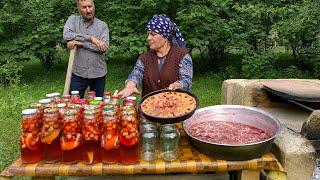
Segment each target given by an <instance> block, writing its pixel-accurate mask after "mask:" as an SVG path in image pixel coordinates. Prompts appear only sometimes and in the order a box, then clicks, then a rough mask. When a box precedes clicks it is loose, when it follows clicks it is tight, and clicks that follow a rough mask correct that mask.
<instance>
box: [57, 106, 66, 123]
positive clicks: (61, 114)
mask: <svg viewBox="0 0 320 180" xmlns="http://www.w3.org/2000/svg"><path fill="white" fill-rule="evenodd" d="M57 107H58V112H59V121H60V122H62V119H63V112H64V111H65V110H66V107H67V105H66V104H65V103H59V104H57Z"/></svg>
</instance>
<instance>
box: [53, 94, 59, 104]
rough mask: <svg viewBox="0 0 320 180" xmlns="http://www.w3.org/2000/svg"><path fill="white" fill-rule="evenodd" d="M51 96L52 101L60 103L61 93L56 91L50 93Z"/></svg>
mask: <svg viewBox="0 0 320 180" xmlns="http://www.w3.org/2000/svg"><path fill="white" fill-rule="evenodd" d="M51 94H52V96H53V103H54V104H59V103H61V94H60V93H58V92H55V93H51Z"/></svg>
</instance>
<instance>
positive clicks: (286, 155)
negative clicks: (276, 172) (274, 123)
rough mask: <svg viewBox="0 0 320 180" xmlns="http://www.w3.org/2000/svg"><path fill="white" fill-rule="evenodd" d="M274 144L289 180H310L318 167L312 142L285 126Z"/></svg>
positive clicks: (275, 151)
mask: <svg viewBox="0 0 320 180" xmlns="http://www.w3.org/2000/svg"><path fill="white" fill-rule="evenodd" d="M274 143H275V145H276V147H274V148H273V153H274V154H276V156H277V157H278V159H279V161H280V163H281V164H282V165H283V167H284V169H285V171H286V172H287V175H288V180H290V179H292V180H298V179H299V180H304V179H305V180H310V179H311V177H312V174H313V172H314V168H315V166H316V163H315V159H316V151H315V149H314V148H313V146H312V144H311V143H310V141H308V140H307V139H305V138H304V137H302V136H301V135H300V134H298V133H295V132H294V131H292V130H290V129H288V128H286V127H285V126H283V127H282V130H281V132H280V134H279V135H278V137H277V138H276V139H275V141H274Z"/></svg>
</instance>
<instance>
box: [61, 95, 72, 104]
mask: <svg viewBox="0 0 320 180" xmlns="http://www.w3.org/2000/svg"><path fill="white" fill-rule="evenodd" d="M70 100H71V95H70V94H65V95H63V96H62V102H63V103H66V104H68V103H69V102H70Z"/></svg>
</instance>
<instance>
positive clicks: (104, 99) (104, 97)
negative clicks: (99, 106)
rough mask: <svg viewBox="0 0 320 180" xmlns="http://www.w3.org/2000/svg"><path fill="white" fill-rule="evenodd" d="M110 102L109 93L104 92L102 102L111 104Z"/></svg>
mask: <svg viewBox="0 0 320 180" xmlns="http://www.w3.org/2000/svg"><path fill="white" fill-rule="evenodd" d="M111 101H112V99H111V92H108V91H106V92H104V94H103V102H104V104H111Z"/></svg>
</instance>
